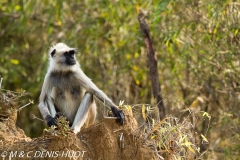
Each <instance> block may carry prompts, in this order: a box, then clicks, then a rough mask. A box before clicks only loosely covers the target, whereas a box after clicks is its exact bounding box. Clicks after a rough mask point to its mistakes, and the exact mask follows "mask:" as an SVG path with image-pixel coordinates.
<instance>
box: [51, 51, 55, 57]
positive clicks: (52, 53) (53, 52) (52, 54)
mask: <svg viewBox="0 0 240 160" xmlns="http://www.w3.org/2000/svg"><path fill="white" fill-rule="evenodd" d="M55 53H56V49H54V50H52V52H51V53H50V54H51V56H52V57H53V56H54V54H55Z"/></svg>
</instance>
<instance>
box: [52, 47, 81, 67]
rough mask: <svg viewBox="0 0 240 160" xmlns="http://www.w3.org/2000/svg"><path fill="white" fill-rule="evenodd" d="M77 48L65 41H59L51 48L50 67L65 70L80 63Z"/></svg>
mask: <svg viewBox="0 0 240 160" xmlns="http://www.w3.org/2000/svg"><path fill="white" fill-rule="evenodd" d="M75 54H76V49H75V48H70V47H68V46H67V45H66V44H64V43H58V44H56V45H55V46H53V47H51V48H50V50H49V57H50V67H52V68H54V69H60V70H65V69H69V68H72V67H74V66H75V65H76V64H78V62H77V60H76V56H75Z"/></svg>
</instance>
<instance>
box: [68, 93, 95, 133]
mask: <svg viewBox="0 0 240 160" xmlns="http://www.w3.org/2000/svg"><path fill="white" fill-rule="evenodd" d="M92 103H94V100H93V95H92V94H91V93H88V92H86V93H85V95H84V97H83V99H82V102H81V104H80V106H79V108H78V111H77V114H76V116H75V119H74V121H73V124H72V127H71V128H72V129H73V130H74V133H78V132H79V131H80V129H81V128H82V126H83V125H84V123H85V122H86V120H87V118H88V116H91V115H89V113H88V112H89V110H90V108H92V107H91V105H92Z"/></svg>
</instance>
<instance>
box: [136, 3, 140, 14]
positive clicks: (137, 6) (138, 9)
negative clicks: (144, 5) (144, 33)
mask: <svg viewBox="0 0 240 160" xmlns="http://www.w3.org/2000/svg"><path fill="white" fill-rule="evenodd" d="M135 8H136V11H137V14H139V13H140V7H139V5H138V4H136V5H135Z"/></svg>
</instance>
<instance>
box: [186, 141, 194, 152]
mask: <svg viewBox="0 0 240 160" xmlns="http://www.w3.org/2000/svg"><path fill="white" fill-rule="evenodd" d="M184 145H185V146H186V147H188V149H189V150H190V151H191V152H193V153H195V151H194V149H193V148H192V147H191V145H192V143H191V142H188V141H187V140H186V142H185V143H184Z"/></svg>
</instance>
